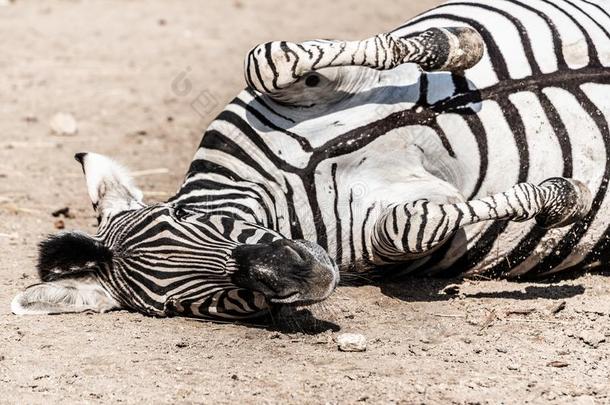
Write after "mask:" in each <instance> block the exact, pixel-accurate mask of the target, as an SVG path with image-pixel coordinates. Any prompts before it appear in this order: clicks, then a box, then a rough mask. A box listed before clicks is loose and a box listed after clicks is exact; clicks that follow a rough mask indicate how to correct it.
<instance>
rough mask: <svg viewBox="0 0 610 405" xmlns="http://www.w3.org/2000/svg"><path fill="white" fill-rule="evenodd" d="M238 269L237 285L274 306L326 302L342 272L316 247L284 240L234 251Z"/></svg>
mask: <svg viewBox="0 0 610 405" xmlns="http://www.w3.org/2000/svg"><path fill="white" fill-rule="evenodd" d="M233 258H234V259H235V261H236V262H237V265H238V269H237V271H236V272H235V273H234V274H233V275H232V280H233V282H234V283H235V284H236V285H237V286H239V287H241V288H247V289H250V290H254V291H258V292H260V293H262V294H264V295H265V297H266V298H267V300H268V301H269V302H270V303H272V304H290V305H307V304H311V303H314V302H319V301H322V300H324V299H326V298H328V296H329V295H330V294H331V293H332V292H333V291H334V289H335V287H336V286H337V284H338V283H339V271H338V268H337V266H336V264H335V263H334V262H333V260H332V259H331V258H330V257H329V256H328V254H327V253H326V251H324V249H322V248H321V247H320V246H318V245H316V244H315V243H312V242H309V241H303V240H290V239H280V240H276V241H273V242H271V243H267V244H262V243H259V244H253V245H240V246H238V247H236V248H235V249H234V251H233Z"/></svg>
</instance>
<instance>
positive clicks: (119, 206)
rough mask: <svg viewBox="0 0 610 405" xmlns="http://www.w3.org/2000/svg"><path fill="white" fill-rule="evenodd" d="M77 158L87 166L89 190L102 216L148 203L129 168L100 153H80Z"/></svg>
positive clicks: (84, 168)
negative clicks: (144, 201) (143, 199)
mask: <svg viewBox="0 0 610 405" xmlns="http://www.w3.org/2000/svg"><path fill="white" fill-rule="evenodd" d="M74 158H75V159H76V160H77V161H78V162H79V163H80V164H81V165H82V167H83V172H84V173H85V179H86V181H87V191H88V192H89V197H90V198H91V203H92V204H93V208H94V209H95V210H96V212H97V214H98V216H99V218H100V219H101V218H103V217H106V216H110V215H113V214H116V213H118V212H121V211H127V210H132V209H137V208H142V207H144V206H145V204H144V203H143V202H142V198H143V194H142V191H141V190H140V189H139V188H138V187H136V186H135V184H134V182H133V180H132V178H131V176H130V175H129V172H128V170H127V169H126V168H124V167H123V166H121V165H120V164H118V163H117V162H115V161H114V160H112V159H110V158H108V157H106V156H103V155H98V154H96V153H77V154H76V155H75V156H74Z"/></svg>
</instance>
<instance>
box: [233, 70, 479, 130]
mask: <svg viewBox="0 0 610 405" xmlns="http://www.w3.org/2000/svg"><path fill="white" fill-rule="evenodd" d="M397 70H398V69H397ZM432 88H433V89H434V91H433V92H432V91H428V90H427V89H432ZM251 95H252V96H253V99H252V100H251V101H250V102H248V106H249V107H250V108H248V109H247V110H246V115H245V116H246V121H247V123H248V125H250V126H251V127H252V128H254V129H255V130H256V131H258V132H259V133H263V134H264V133H273V134H275V135H277V134H276V132H277V131H278V130H284V131H286V130H290V129H292V128H293V127H295V126H298V125H299V124H302V123H303V122H306V121H308V120H310V119H312V118H316V117H321V116H324V115H327V114H330V113H332V114H335V115H336V114H337V113H339V112H348V114H346V115H344V116H343V119H346V120H348V121H352V120H353V119H354V118H353V115H352V114H349V111H350V110H354V109H358V108H359V107H362V106H366V105H369V106H373V107H374V108H371V109H369V110H367V112H366V113H365V115H360V118H359V119H360V120H361V121H362V124H367V123H370V122H375V121H377V120H381V119H383V118H385V117H387V116H388V115H390V114H391V113H392V112H395V111H396V108H395V106H397V105H404V106H410V107H405V108H406V109H408V110H412V111H416V110H417V111H420V112H418V113H417V114H416V115H415V116H416V117H419V116H421V118H422V120H423V119H425V118H427V117H428V116H430V115H431V114H432V115H434V114H439V113H454V114H459V115H473V114H476V113H478V112H479V111H480V110H481V106H482V104H481V101H482V100H483V95H482V93H481V91H480V90H479V89H478V88H477V87H476V85H475V84H474V83H473V82H472V81H470V80H468V79H467V78H466V77H464V76H463V75H460V74H458V73H449V72H429V73H424V74H418V75H417V76H416V78H415V79H414V80H410V77H409V78H407V80H405V81H404V82H403V83H400V81H399V80H397V81H396V83H394V84H388V85H385V86H379V87H374V88H371V89H367V90H363V91H360V92H357V93H350V92H346V91H341V90H334V91H333V96H334V97H333V98H334V99H336V100H338V101H334V102H332V103H328V104H327V103H323V102H321V103H320V104H312V105H310V106H308V107H307V108H299V109H295V108H294V107H291V106H289V105H283V104H281V103H274V102H271V100H270V99H269V97H268V96H266V95H261V94H257V93H254V92H251ZM270 105H273V108H270ZM375 106H376V107H375ZM422 107H423V109H422ZM270 110H271V111H273V114H270V113H269V111H270ZM358 111H359V110H358ZM360 114H362V113H360ZM269 117H283V120H275V119H274V120H273V123H271V122H270V121H268V118H269ZM261 118H263V119H261ZM419 122H420V120H418V119H417V118H416V119H414V120H412V122H410V121H409V122H405V125H415V124H418V123H419ZM333 125H344V123H342V122H340V121H337V122H335V124H333ZM280 127H281V128H280Z"/></svg>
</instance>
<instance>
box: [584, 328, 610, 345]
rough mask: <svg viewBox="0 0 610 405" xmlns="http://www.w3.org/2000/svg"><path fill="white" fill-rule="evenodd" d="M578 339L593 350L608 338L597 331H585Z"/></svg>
mask: <svg viewBox="0 0 610 405" xmlns="http://www.w3.org/2000/svg"><path fill="white" fill-rule="evenodd" d="M578 337H579V338H580V339H581V340H582V341H583V342H585V343H586V344H588V345H589V346H591V347H593V348H597V346H599V344H600V343H602V342H605V341H606V336H605V335H604V334H603V333H601V332H598V331H595V330H584V331H582V332H581V333H580V335H578Z"/></svg>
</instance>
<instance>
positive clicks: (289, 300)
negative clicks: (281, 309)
mask: <svg viewBox="0 0 610 405" xmlns="http://www.w3.org/2000/svg"><path fill="white" fill-rule="evenodd" d="M300 297H301V293H300V292H298V291H295V292H293V293H290V294H288V295H285V296H283V297H273V298H269V301H270V302H271V303H273V304H294V303H295V302H298V301H299V298H300Z"/></svg>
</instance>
